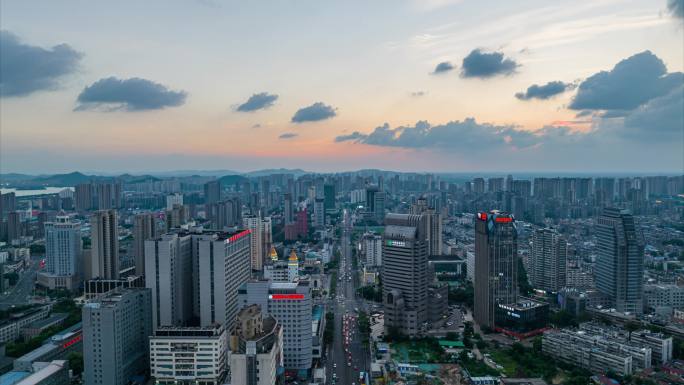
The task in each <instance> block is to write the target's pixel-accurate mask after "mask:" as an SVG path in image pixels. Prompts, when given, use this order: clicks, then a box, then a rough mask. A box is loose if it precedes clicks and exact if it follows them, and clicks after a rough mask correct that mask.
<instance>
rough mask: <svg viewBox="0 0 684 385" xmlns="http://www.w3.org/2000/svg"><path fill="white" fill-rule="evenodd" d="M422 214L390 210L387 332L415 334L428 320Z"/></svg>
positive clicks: (385, 261)
mask: <svg viewBox="0 0 684 385" xmlns="http://www.w3.org/2000/svg"><path fill="white" fill-rule="evenodd" d="M424 221H425V218H424V217H423V216H422V215H411V214H387V217H386V218H385V232H384V234H383V237H382V238H383V242H382V244H383V246H382V283H383V285H382V297H383V306H384V308H385V332H386V333H392V332H395V331H398V332H400V333H402V334H406V335H408V336H412V337H414V336H416V335H418V333H419V332H420V330H421V328H422V327H423V324H424V323H425V322H426V321H427V289H428V271H427V270H428V253H427V249H428V246H427V241H426V240H425V234H423V233H422V232H421V229H422V228H424V224H423V223H424Z"/></svg>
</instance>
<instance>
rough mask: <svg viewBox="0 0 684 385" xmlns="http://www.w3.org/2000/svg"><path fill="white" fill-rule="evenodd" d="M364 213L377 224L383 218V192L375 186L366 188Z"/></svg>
mask: <svg viewBox="0 0 684 385" xmlns="http://www.w3.org/2000/svg"><path fill="white" fill-rule="evenodd" d="M366 213H367V215H368V216H370V217H371V218H373V219H375V220H376V221H378V222H381V221H382V220H383V218H384V217H385V192H384V191H381V190H380V189H379V188H378V187H377V186H368V187H367V188H366Z"/></svg>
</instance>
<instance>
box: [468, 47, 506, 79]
mask: <svg viewBox="0 0 684 385" xmlns="http://www.w3.org/2000/svg"><path fill="white" fill-rule="evenodd" d="M518 67H519V64H518V63H516V62H515V61H514V60H513V59H509V58H505V57H504V54H503V53H501V52H482V51H481V50H479V49H474V50H473V51H472V52H470V54H468V56H466V57H465V58H463V65H462V68H461V76H462V77H464V78H490V77H492V76H496V75H511V74H513V73H514V72H515V69H516V68H518Z"/></svg>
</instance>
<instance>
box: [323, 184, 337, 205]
mask: <svg viewBox="0 0 684 385" xmlns="http://www.w3.org/2000/svg"><path fill="white" fill-rule="evenodd" d="M323 199H324V200H325V209H326V210H334V209H335V185H333V184H326V185H325V186H323Z"/></svg>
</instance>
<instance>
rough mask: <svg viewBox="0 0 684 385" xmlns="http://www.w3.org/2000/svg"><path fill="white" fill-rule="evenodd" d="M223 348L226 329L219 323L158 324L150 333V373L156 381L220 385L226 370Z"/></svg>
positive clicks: (168, 384) (160, 384)
mask: <svg viewBox="0 0 684 385" xmlns="http://www.w3.org/2000/svg"><path fill="white" fill-rule="evenodd" d="M227 350H228V332H226V330H225V328H224V327H223V326H221V325H218V324H214V325H211V326H207V327H172V326H162V327H159V328H157V329H156V330H155V331H154V335H153V336H151V337H150V375H151V376H152V377H153V378H154V380H155V384H156V385H175V384H178V381H179V380H182V381H185V382H187V383H198V384H203V385H220V384H223V381H224V380H225V378H226V374H227V370H228V356H227V355H228V353H227ZM185 382H184V383H185Z"/></svg>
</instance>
